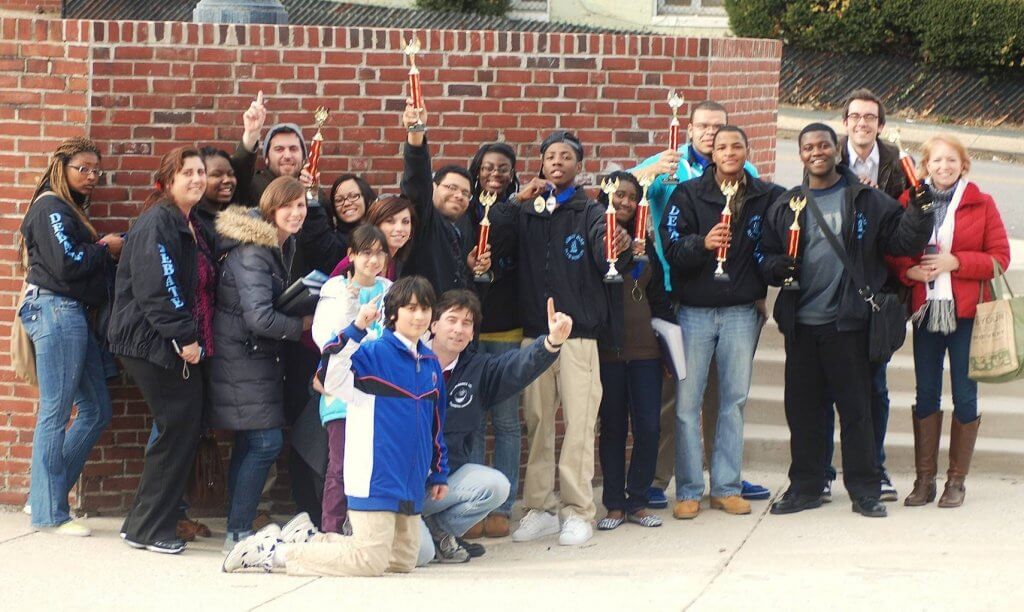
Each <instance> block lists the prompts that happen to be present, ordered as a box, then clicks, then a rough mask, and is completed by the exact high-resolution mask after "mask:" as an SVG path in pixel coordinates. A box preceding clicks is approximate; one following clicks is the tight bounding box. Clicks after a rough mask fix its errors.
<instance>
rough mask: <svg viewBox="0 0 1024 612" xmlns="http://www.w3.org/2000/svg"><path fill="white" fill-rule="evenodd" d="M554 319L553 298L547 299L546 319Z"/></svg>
mask: <svg viewBox="0 0 1024 612" xmlns="http://www.w3.org/2000/svg"><path fill="white" fill-rule="evenodd" d="M554 318H555V298H552V297H549V298H548V319H554Z"/></svg>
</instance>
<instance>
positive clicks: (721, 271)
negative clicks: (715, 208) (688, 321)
mask: <svg viewBox="0 0 1024 612" xmlns="http://www.w3.org/2000/svg"><path fill="white" fill-rule="evenodd" d="M719 189H721V190H722V195H724V196H725V208H723V209H722V216H721V217H720V218H719V221H718V222H719V223H724V224H726V225H727V226H729V231H730V232H731V231H732V208H731V207H730V204H732V198H733V196H735V195H736V192H737V191H739V189H740V182H739V181H726V182H724V183H722V184H721V185H719ZM728 254H729V245H728V244H726V245H725V246H720V247H718V251H717V252H716V253H715V259H716V260H717V261H718V267H716V268H715V280H716V281H722V282H724V283H727V282H729V274H728V273H727V272H726V271H725V258H726V256H727V255H728Z"/></svg>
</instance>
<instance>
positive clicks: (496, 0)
mask: <svg viewBox="0 0 1024 612" xmlns="http://www.w3.org/2000/svg"><path fill="white" fill-rule="evenodd" d="M511 4H512V3H511V0H416V6H417V7H419V8H423V9H430V10H434V11H455V12H459V13H476V14H477V15H497V16H499V17H500V16H502V15H504V14H505V13H507V12H508V9H509V6H510V5H511Z"/></svg>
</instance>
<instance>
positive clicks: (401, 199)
mask: <svg viewBox="0 0 1024 612" xmlns="http://www.w3.org/2000/svg"><path fill="white" fill-rule="evenodd" d="M403 210H408V211H409V217H410V218H411V221H412V225H411V226H410V229H409V240H408V241H407V242H406V243H405V246H403V247H402V248H400V249H398V252H397V253H395V261H398V262H400V263H405V260H406V259H407V258H408V257H409V253H410V252H411V251H412V242H413V240H416V205H415V204H413V203H412V201H411V200H409V199H408V198H406V197H405V196H384V197H382V198H381V199H379V200H377V201H376V202H374V203H373V204H371V205H370V206H369V208H367V209H366V216H365V217H364V218H363V219H364V221H365V222H366V223H369V224H371V225H373V226H374V227H380V224H381V223H383V222H384V221H385V220H387V219H388V218H390V217H394V216H395V215H397V214H398V213H400V212H402V211H403ZM385 244H387V242H385Z"/></svg>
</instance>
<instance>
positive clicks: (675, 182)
mask: <svg viewBox="0 0 1024 612" xmlns="http://www.w3.org/2000/svg"><path fill="white" fill-rule="evenodd" d="M661 184H662V185H678V184H679V179H677V178H676V175H674V174H673V175H671V176H669V177H668V178H667V179H665V180H663V181H662V182H661Z"/></svg>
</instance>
